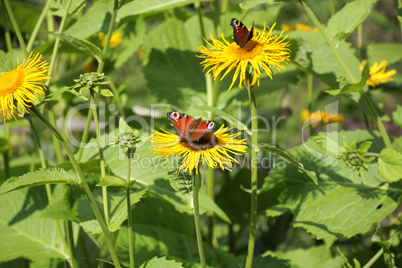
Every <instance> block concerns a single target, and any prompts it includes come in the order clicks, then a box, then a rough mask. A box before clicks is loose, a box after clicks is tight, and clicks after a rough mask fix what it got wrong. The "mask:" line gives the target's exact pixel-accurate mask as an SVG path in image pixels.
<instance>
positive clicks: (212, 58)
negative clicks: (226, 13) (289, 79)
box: [198, 24, 290, 90]
mask: <svg viewBox="0 0 402 268" xmlns="http://www.w3.org/2000/svg"><path fill="white" fill-rule="evenodd" d="M274 27H275V24H274V25H273V26H272V27H271V28H270V29H269V31H268V33H265V29H266V28H267V26H266V25H265V24H264V30H263V31H262V32H260V31H258V30H256V29H254V36H253V38H252V39H251V40H250V41H249V42H247V43H246V45H245V46H244V47H240V46H238V45H237V44H236V43H235V42H232V43H229V42H228V41H227V40H226V39H225V37H224V36H223V34H222V39H223V42H221V41H219V40H217V39H214V38H213V36H212V34H211V40H212V44H211V43H209V42H207V43H208V45H209V46H210V47H211V50H208V48H206V47H204V46H200V47H198V52H200V53H201V55H199V56H198V57H200V58H204V59H205V60H204V61H202V62H201V65H202V66H204V70H205V69H206V68H208V67H210V68H209V70H208V71H207V73H210V72H211V73H212V77H213V78H214V79H217V78H218V77H219V75H220V74H221V73H222V72H223V71H224V70H225V69H226V71H225V72H224V73H223V75H222V77H221V80H222V79H223V78H224V77H225V76H226V75H227V74H228V73H229V72H230V71H232V70H234V69H235V70H236V71H235V73H234V76H233V79H232V84H231V85H230V87H229V90H230V89H231V88H232V86H233V84H234V83H235V82H236V80H237V77H238V76H239V75H240V82H239V87H241V84H242V83H244V85H245V86H246V87H247V84H246V73H247V72H248V68H249V67H248V66H250V67H251V69H252V70H253V79H252V81H251V83H250V85H251V86H252V85H254V84H255V83H257V82H258V85H259V83H260V76H261V71H262V70H261V69H263V70H264V71H265V72H266V73H267V74H268V76H269V77H270V78H271V79H272V69H271V67H276V69H277V70H278V71H281V69H283V70H285V67H284V66H283V65H282V63H283V62H286V61H289V56H290V50H289V49H288V48H287V47H288V46H289V45H290V44H289V40H286V38H287V37H284V38H282V33H283V31H282V33H281V34H280V35H279V36H278V35H272V30H273V29H274Z"/></svg>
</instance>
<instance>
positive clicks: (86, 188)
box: [29, 106, 121, 268]
mask: <svg viewBox="0 0 402 268" xmlns="http://www.w3.org/2000/svg"><path fill="white" fill-rule="evenodd" d="M29 109H30V110H31V111H32V112H33V113H34V114H35V115H36V116H37V117H38V118H39V119H40V120H42V122H43V123H45V125H46V126H47V127H48V129H49V130H50V131H51V132H52V134H53V135H54V136H56V138H57V139H58V140H59V141H60V143H61V145H62V146H63V148H64V150H65V152H66V154H67V156H68V157H69V159H70V161H71V163H72V165H73V167H74V169H75V171H76V173H77V176H78V178H79V179H80V182H81V185H82V187H83V188H84V191H85V194H86V195H87V198H88V200H89V203H90V205H91V208H92V211H93V212H94V214H95V217H96V219H97V220H98V222H99V226H100V227H101V230H102V233H103V235H104V237H105V240H106V244H107V247H108V249H109V253H110V255H111V258H112V260H113V263H114V266H115V267H117V268H120V267H121V266H120V263H119V259H118V258H117V254H116V252H115V250H114V247H113V242H112V239H111V237H110V233H109V230H108V228H107V227H106V224H105V222H104V220H103V218H102V214H101V213H100V211H99V208H98V206H97V203H96V201H95V198H94V197H93V195H92V192H91V189H90V188H89V185H88V183H87V181H86V180H85V177H84V174H83V173H82V170H81V167H80V165H79V164H78V162H77V160H76V159H75V157H74V154H73V153H72V151H71V150H70V147H69V144H68V143H67V142H66V141H65V140H64V139H63V137H62V136H61V135H60V133H59V132H58V130H57V129H56V128H55V127H53V125H52V124H51V123H50V122H49V121H48V120H47V119H46V117H44V116H43V115H42V114H41V113H40V112H39V111H38V110H37V108H36V107H35V106H32V107H30V108H29Z"/></svg>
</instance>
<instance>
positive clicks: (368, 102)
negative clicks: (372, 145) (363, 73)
mask: <svg viewBox="0 0 402 268" xmlns="http://www.w3.org/2000/svg"><path fill="white" fill-rule="evenodd" d="M301 3H302V5H303V7H304V10H305V11H306V13H307V15H308V16H309V17H310V19H311V20H312V21H313V23H314V24H315V26H316V27H317V28H318V30H319V31H320V33H321V34H322V36H323V37H324V38H325V40H326V41H327V43H328V45H329V46H330V48H331V49H332V51H333V52H334V54H335V56H336V58H337V59H338V61H339V63H340V64H341V65H342V67H343V69H344V70H345V72H346V73H347V75H348V76H349V79H350V80H351V81H352V82H353V83H356V79H355V78H354V77H353V75H352V73H351V72H350V70H349V68H348V67H347V66H346V64H345V62H344V61H343V59H342V57H341V56H340V54H339V53H338V51H337V50H336V48H335V46H334V44H332V41H331V38H330V37H329V36H328V35H327V33H326V32H325V30H324V28H323V27H322V26H321V24H320V22H319V21H318V19H317V17H316V16H315V14H314V13H313V11H312V10H311V9H310V8H309V7H308V6H307V4H306V2H305V1H301ZM359 93H360V95H361V97H362V99H363V101H364V102H365V104H366V105H367V106H368V108H369V110H370V112H371V116H372V117H373V118H374V120H375V121H376V123H377V127H378V129H379V130H380V133H381V135H382V138H383V140H384V143H385V146H386V147H387V148H391V142H390V139H389V137H388V133H387V131H386V130H385V127H384V125H383V123H382V121H381V118H380V117H379V115H378V113H377V111H376V110H375V108H374V104H373V103H372V102H371V100H370V99H369V97H368V96H367V95H366V93H365V92H364V91H363V89H360V91H359Z"/></svg>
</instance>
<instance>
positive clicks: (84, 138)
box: [77, 109, 92, 162]
mask: <svg viewBox="0 0 402 268" xmlns="http://www.w3.org/2000/svg"><path fill="white" fill-rule="evenodd" d="M91 122H92V109H89V111H88V115H87V123H86V124H85V128H84V132H83V133H82V138H81V143H80V148H79V149H78V152H77V160H78V162H80V161H81V157H82V152H83V151H84V147H83V144H84V143H86V142H87V140H88V134H89V127H90V125H91Z"/></svg>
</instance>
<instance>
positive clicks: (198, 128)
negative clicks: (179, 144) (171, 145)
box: [188, 117, 215, 141]
mask: <svg viewBox="0 0 402 268" xmlns="http://www.w3.org/2000/svg"><path fill="white" fill-rule="evenodd" d="M214 128H215V123H214V122H212V121H208V120H204V121H203V120H202V119H201V117H200V118H198V119H197V120H194V121H193V122H192V124H191V125H190V130H189V133H188V134H189V135H188V139H189V140H190V141H198V140H200V139H201V138H202V136H203V135H205V133H207V132H212V130H213V129H214Z"/></svg>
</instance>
